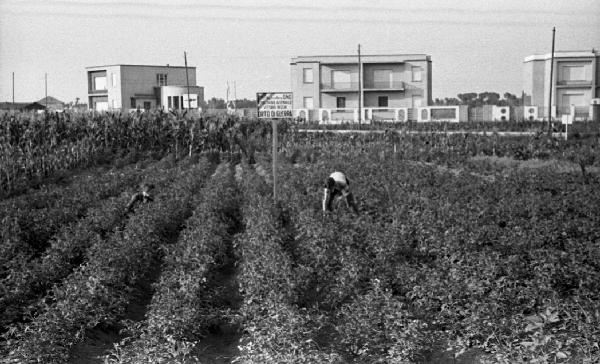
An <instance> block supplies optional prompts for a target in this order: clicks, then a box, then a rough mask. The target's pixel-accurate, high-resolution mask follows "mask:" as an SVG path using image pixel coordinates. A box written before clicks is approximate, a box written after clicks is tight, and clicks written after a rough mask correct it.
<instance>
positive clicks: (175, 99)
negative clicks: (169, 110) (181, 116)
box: [173, 96, 179, 110]
mask: <svg viewBox="0 0 600 364" xmlns="http://www.w3.org/2000/svg"><path fill="white" fill-rule="evenodd" d="M173 109H175V110H179V96H173Z"/></svg>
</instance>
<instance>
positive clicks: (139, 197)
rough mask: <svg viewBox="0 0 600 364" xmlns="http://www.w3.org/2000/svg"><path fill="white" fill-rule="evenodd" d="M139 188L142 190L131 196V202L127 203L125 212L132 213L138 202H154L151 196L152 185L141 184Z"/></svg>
mask: <svg viewBox="0 0 600 364" xmlns="http://www.w3.org/2000/svg"><path fill="white" fill-rule="evenodd" d="M141 188H142V190H141V191H140V192H137V193H135V194H134V195H133V196H131V200H129V203H128V204H127V208H126V210H127V212H132V211H133V210H134V207H135V205H136V204H137V203H138V202H141V203H148V202H151V201H154V198H153V197H152V195H151V193H152V191H153V190H154V185H153V184H149V183H143V184H142V185H141Z"/></svg>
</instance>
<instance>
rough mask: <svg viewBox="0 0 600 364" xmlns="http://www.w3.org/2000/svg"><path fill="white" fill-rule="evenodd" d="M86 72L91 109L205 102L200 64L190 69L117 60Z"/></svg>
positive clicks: (177, 107)
mask: <svg viewBox="0 0 600 364" xmlns="http://www.w3.org/2000/svg"><path fill="white" fill-rule="evenodd" d="M86 72H87V84H88V105H89V108H90V109H91V110H96V111H106V110H136V109H144V110H149V109H156V108H158V109H160V108H163V109H165V110H182V109H187V108H188V107H190V108H192V109H197V108H198V107H199V105H200V104H202V103H204V88H203V87H200V86H197V85H196V67H188V68H187V72H186V68H185V67H175V66H169V65H166V66H148V65H127V64H115V65H107V66H95V67H86ZM188 84H189V87H188ZM188 90H189V91H188ZM188 93H189V96H188Z"/></svg>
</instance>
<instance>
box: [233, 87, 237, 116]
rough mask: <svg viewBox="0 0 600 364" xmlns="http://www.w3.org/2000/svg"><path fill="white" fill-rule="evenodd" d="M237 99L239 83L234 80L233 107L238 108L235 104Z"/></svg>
mask: <svg viewBox="0 0 600 364" xmlns="http://www.w3.org/2000/svg"><path fill="white" fill-rule="evenodd" d="M236 100H237V85H236V81H233V109H234V110H237V105H236V104H235V102H236Z"/></svg>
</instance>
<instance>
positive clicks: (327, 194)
mask: <svg viewBox="0 0 600 364" xmlns="http://www.w3.org/2000/svg"><path fill="white" fill-rule="evenodd" d="M340 197H344V199H345V201H346V206H347V207H348V208H352V210H354V212H355V213H356V214H357V215H358V207H357V206H356V203H355V202H354V196H353V195H352V192H350V181H349V180H348V178H346V176H345V175H344V174H343V173H342V172H333V173H332V174H330V175H329V177H328V178H327V182H326V183H325V191H324V195H323V212H327V211H333V200H334V199H336V198H340Z"/></svg>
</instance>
